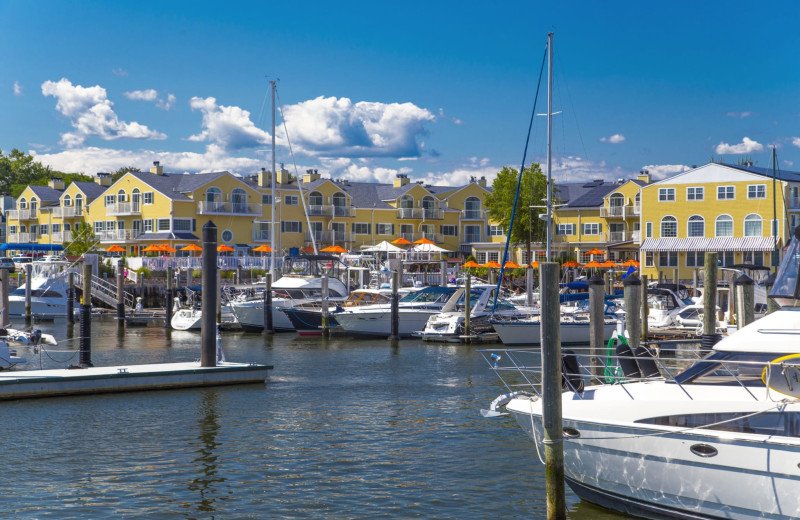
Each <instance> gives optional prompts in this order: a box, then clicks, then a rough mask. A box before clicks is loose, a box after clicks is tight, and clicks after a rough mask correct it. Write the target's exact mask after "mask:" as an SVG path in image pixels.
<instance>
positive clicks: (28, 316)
mask: <svg viewBox="0 0 800 520" xmlns="http://www.w3.org/2000/svg"><path fill="white" fill-rule="evenodd" d="M32 270H33V266H32V265H31V264H25V324H26V325H30V324H31V318H33V315H32V313H31V271H32Z"/></svg>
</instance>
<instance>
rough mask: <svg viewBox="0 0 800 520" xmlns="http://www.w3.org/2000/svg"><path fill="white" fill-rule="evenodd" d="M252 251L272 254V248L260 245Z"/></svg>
mask: <svg viewBox="0 0 800 520" xmlns="http://www.w3.org/2000/svg"><path fill="white" fill-rule="evenodd" d="M253 251H255V252H257V253H271V252H272V248H271V247H269V246H268V245H267V244H261V245H260V246H258V247H254V248H253Z"/></svg>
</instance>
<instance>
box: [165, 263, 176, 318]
mask: <svg viewBox="0 0 800 520" xmlns="http://www.w3.org/2000/svg"><path fill="white" fill-rule="evenodd" d="M172 280H173V278H172V267H167V293H166V296H165V297H164V299H165V300H167V304H166V305H165V306H164V311H165V313H166V314H165V318H166V319H165V320H164V328H167V329H171V328H172V307H173V302H172V300H173V298H174V297H175V292H174V291H173V289H172Z"/></svg>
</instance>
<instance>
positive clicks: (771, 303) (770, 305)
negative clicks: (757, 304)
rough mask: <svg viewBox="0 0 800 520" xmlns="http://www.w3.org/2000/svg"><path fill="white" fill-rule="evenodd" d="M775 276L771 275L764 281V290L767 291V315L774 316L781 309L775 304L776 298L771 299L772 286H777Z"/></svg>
mask: <svg viewBox="0 0 800 520" xmlns="http://www.w3.org/2000/svg"><path fill="white" fill-rule="evenodd" d="M775 276H776V275H775V273H771V274H770V275H769V276H767V279H766V280H764V288H765V289H766V291H767V314H772V313H773V312H775V311H777V310H778V309H780V306H779V305H778V304H777V302H775V298H770V297H769V293H771V292H772V286H773V285H775Z"/></svg>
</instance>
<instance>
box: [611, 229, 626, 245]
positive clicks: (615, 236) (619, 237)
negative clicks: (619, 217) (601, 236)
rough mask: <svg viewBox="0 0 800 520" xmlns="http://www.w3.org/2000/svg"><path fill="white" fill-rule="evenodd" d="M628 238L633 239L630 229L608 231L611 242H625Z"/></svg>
mask: <svg viewBox="0 0 800 520" xmlns="http://www.w3.org/2000/svg"><path fill="white" fill-rule="evenodd" d="M627 240H631V232H630V231H609V232H608V241H609V242H625V241H627Z"/></svg>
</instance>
